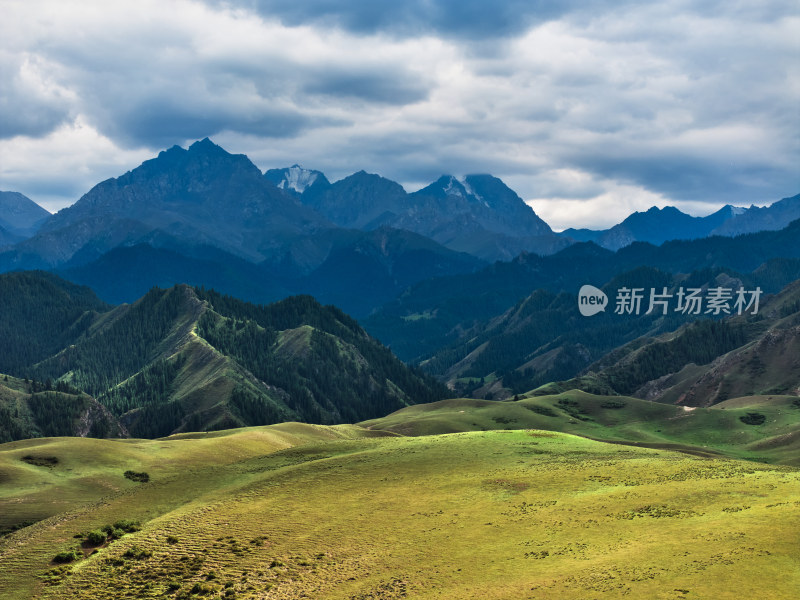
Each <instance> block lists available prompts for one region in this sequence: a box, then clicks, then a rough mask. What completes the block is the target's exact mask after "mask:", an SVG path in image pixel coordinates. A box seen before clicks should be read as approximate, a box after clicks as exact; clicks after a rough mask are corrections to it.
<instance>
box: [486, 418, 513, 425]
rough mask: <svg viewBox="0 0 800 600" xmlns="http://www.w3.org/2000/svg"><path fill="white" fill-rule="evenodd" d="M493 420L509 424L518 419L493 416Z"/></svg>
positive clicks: (500, 423) (499, 423)
mask: <svg viewBox="0 0 800 600" xmlns="http://www.w3.org/2000/svg"><path fill="white" fill-rule="evenodd" d="M492 421H494V422H495V423H497V424H498V425H509V424H510V423H516V422H517V420H516V419H510V418H509V417H492Z"/></svg>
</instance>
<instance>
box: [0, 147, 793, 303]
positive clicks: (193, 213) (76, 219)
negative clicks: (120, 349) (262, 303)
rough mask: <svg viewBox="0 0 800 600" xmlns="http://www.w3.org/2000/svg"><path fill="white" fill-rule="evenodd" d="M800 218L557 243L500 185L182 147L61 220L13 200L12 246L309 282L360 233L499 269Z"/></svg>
mask: <svg viewBox="0 0 800 600" xmlns="http://www.w3.org/2000/svg"><path fill="white" fill-rule="evenodd" d="M796 218H800V196H794V197H791V198H785V199H783V200H782V201H780V202H776V203H775V204H773V205H772V206H770V207H765V208H757V207H751V208H749V209H744V208H735V207H732V206H726V207H724V208H723V209H721V210H719V211H717V212H716V213H714V214H713V215H710V216H708V217H702V218H700V217H691V216H689V215H686V214H684V213H682V212H680V211H679V210H677V209H675V208H673V207H667V208H664V209H657V208H652V209H650V210H648V211H646V212H644V213H634V214H633V215H631V216H630V217H628V218H627V219H625V220H624V221H623V222H622V223H620V224H619V225H616V226H614V227H613V228H611V229H609V230H605V231H591V230H575V229H568V230H566V231H564V232H561V233H560V234H555V233H554V232H553V231H552V230H551V229H550V227H549V226H548V225H547V224H546V223H545V222H544V221H542V220H541V219H540V218H539V217H538V216H537V215H536V213H535V212H534V211H533V210H532V209H531V208H530V206H528V205H527V204H526V203H525V202H524V201H523V200H522V199H521V198H520V197H519V196H518V195H517V194H516V193H514V192H513V190H511V189H510V188H508V187H507V186H506V185H505V184H504V183H503V182H502V181H501V180H499V179H497V178H495V177H492V176H491V175H467V176H466V177H464V178H463V179H461V180H458V179H456V178H455V177H453V176H451V175H443V176H442V177H440V178H439V179H438V180H437V181H435V182H433V183H431V184H430V185H428V186H426V187H424V188H422V189H420V190H418V191H416V192H413V193H410V194H409V193H406V191H405V190H404V189H403V188H402V187H401V186H400V185H399V184H397V183H395V182H393V181H390V180H388V179H385V178H383V177H381V176H379V175H374V174H369V173H366V172H364V171H359V172H358V173H355V174H353V175H350V176H348V177H345V178H344V179H341V180H339V181H336V182H334V183H331V182H330V181H329V180H328V179H327V178H326V177H325V175H324V174H323V173H321V172H319V171H314V170H307V169H304V168H302V167H300V166H298V165H294V166H292V167H288V168H283V169H270V170H268V171H267V172H266V173H263V174H262V173H261V172H260V171H259V170H258V168H257V167H256V166H255V165H254V164H253V163H252V162H251V161H250V160H249V159H248V158H247V157H246V156H244V155H234V154H229V153H228V152H226V151H225V150H223V149H222V148H220V147H219V146H217V145H216V144H214V143H213V142H211V141H210V140H208V139H204V140H202V141H199V142H196V143H194V144H192V145H191V146H190V147H189V148H188V149H183V148H180V147H178V146H174V147H172V148H170V149H169V150H166V151H163V152H161V153H160V154H159V155H158V156H157V157H156V158H154V159H151V160H148V161H145V162H144V163H143V164H142V165H140V166H139V167H137V168H136V169H133V170H132V171H130V172H128V173H126V174H124V175H122V176H120V177H117V178H112V179H109V180H107V181H104V182H102V183H100V184H98V185H96V186H95V187H94V188H92V189H91V190H90V191H89V192H88V193H86V194H85V195H84V196H83V197H82V198H80V199H79V200H78V201H77V202H76V203H75V204H73V205H72V206H70V207H67V208H65V209H63V210H61V211H59V212H58V213H57V214H55V215H49V213H47V211H44V209H41V208H40V207H38V206H37V205H36V204H35V203H33V202H32V201H29V200H28V199H27V198H25V197H24V196H22V195H21V194H17V193H14V192H3V193H2V194H0V236H2V238H0V245H2V246H6V250H5V252H3V253H1V254H0V271H8V270H13V269H26V268H28V269H29V268H45V269H57V268H73V267H78V266H82V265H85V264H88V263H91V262H92V261H94V260H97V259H99V258H101V257H102V256H103V255H104V254H106V253H107V252H109V251H110V250H113V249H115V248H118V247H127V246H134V245H137V244H142V243H144V244H148V245H150V246H152V247H154V248H159V247H167V248H168V249H170V250H172V251H177V252H179V253H180V254H181V255H183V256H186V257H189V258H195V257H196V255H197V254H202V253H203V252H204V250H203V248H205V247H213V248H216V249H217V250H221V251H223V252H226V253H228V254H230V255H233V256H237V257H239V258H241V259H243V260H246V261H248V262H251V263H253V264H258V265H261V266H264V267H267V268H268V270H269V273H270V274H275V275H284V276H287V275H288V276H289V277H296V276H305V275H308V274H309V273H311V272H313V271H314V270H315V269H317V268H318V267H320V266H321V265H322V264H323V263H324V262H325V260H326V259H327V258H328V257H329V256H331V254H332V253H335V252H336V251H338V250H339V249H340V248H341V247H342V246H350V245H353V244H354V243H357V242H356V241H355V240H356V237H357V236H354V234H353V231H357V232H361V233H369V232H371V231H374V230H376V229H383V230H384V231H388V230H402V231H405V232H411V233H416V234H418V235H421V236H423V237H426V238H428V239H429V240H432V241H433V242H436V243H437V244H438V245H440V246H442V247H444V248H447V249H449V250H452V251H455V252H461V253H466V254H469V255H471V256H472V257H474V258H475V259H477V260H478V261H483V262H487V261H488V262H493V261H496V260H504V261H508V260H512V259H513V258H515V257H516V256H518V255H519V254H520V253H522V252H532V253H536V254H540V255H548V254H553V253H555V252H557V251H559V250H561V249H564V248H565V247H566V246H568V245H570V244H572V243H574V242H576V241H595V242H596V243H597V244H598V245H600V246H602V247H605V248H608V249H612V250H617V249H619V248H622V247H625V246H627V245H629V244H630V243H632V242H634V241H647V242H649V243H652V244H655V245H660V244H661V243H663V242H664V241H667V240H670V239H694V238H699V237H706V236H708V235H716V234H719V235H733V234H739V233H749V232H754V231H759V230H765V229H769V230H775V229H781V228H782V227H785V226H786V225H788V223H789V222H791V221H792V220H794V219H796ZM387 235H391V234H387ZM11 244H13V245H12V246H10V247H9V245H11ZM431 247H433V246H431ZM437 252H439V253H441V252H443V250H441V249H439V250H437ZM473 264H476V263H473ZM278 295H280V294H278ZM133 299H134V298H129V300H133Z"/></svg>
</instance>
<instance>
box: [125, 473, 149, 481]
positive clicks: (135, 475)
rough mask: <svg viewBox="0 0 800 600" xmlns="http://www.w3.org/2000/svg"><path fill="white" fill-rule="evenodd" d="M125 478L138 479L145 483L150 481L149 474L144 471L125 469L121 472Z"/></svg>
mask: <svg viewBox="0 0 800 600" xmlns="http://www.w3.org/2000/svg"><path fill="white" fill-rule="evenodd" d="M123 475H125V478H126V479H130V480H131V481H138V482H139V483H147V482H148V481H150V475H148V474H147V473H145V472H144V471H125V473H123Z"/></svg>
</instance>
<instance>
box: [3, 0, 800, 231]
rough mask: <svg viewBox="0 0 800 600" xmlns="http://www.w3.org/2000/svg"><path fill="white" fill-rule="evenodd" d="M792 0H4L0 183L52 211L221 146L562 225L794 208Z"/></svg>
mask: <svg viewBox="0 0 800 600" xmlns="http://www.w3.org/2000/svg"><path fill="white" fill-rule="evenodd" d="M799 7H800V5H799V4H798V3H797V1H796V0H785V1H784V0H774V1H773V0H745V1H739V0H721V1H715V0H707V1H698V2H691V1H684V0H662V1H660V2H657V3H654V2H638V1H627V2H626V1H625V0H561V1H558V2H555V1H551V0H522V1H521V0H495V1H494V2H487V1H476V0H459V1H445V0H409V1H406V2H397V1H396V0H395V1H392V2H388V1H387V2H384V1H383V0H372V1H371V2H364V1H363V0H358V1H356V0H311V1H308V2H302V1H298V0H249V1H248V0H241V1H236V0H232V1H230V2H225V1H222V0H219V1H217V0H206V1H202V0H177V1H174V2H170V1H165V0H158V1H155V0H135V1H129V0H114V2H108V1H106V0H102V1H92V0H82V1H74V0H53V1H50V0H20V1H17V0H0V15H2V18H1V19H0V190H13V191H20V192H22V193H24V194H26V195H28V196H29V197H31V198H32V199H34V200H36V201H37V202H39V203H40V204H42V205H43V206H45V207H46V208H48V209H49V210H57V209H58V208H61V207H63V206H67V205H69V204H71V203H73V202H74V201H75V200H77V199H78V198H79V197H80V196H81V195H82V194H83V193H85V192H86V191H88V190H89V189H90V188H91V187H92V186H93V185H94V184H95V183H97V182H99V181H101V180H103V179H106V178H108V177H113V176H117V175H120V174H122V173H124V172H125V171H127V170H129V169H132V168H134V167H136V166H137V165H138V164H139V163H140V162H141V161H143V160H145V159H147V158H150V157H152V156H153V155H155V154H156V153H157V152H158V151H159V150H161V149H164V148H167V147H170V146H172V145H174V144H179V145H182V146H184V147H185V146H186V145H187V144H188V143H191V142H192V141H194V140H197V139H201V138H203V137H206V136H208V137H211V138H212V139H213V140H214V141H215V142H217V143H218V144H220V145H222V146H223V147H224V148H225V149H227V150H228V151H230V152H235V153H244V154H247V155H248V156H249V157H250V158H251V159H252V160H253V161H254V162H255V163H256V164H257V165H258V166H259V167H260V168H261V169H262V170H264V169H267V168H272V167H282V166H289V165H291V164H294V163H300V164H301V165H303V166H306V167H309V168H315V169H320V170H322V171H324V172H325V173H326V174H327V175H328V177H329V179H331V180H332V181H333V180H336V179H340V178H342V177H344V176H346V175H348V174H350V173H352V172H354V171H357V170H360V169H364V170H366V171H369V172H373V173H379V174H381V175H384V176H385V177H389V178H390V179H394V180H395V181H398V182H400V183H401V184H403V186H404V187H405V188H406V189H407V190H408V191H414V190H416V189H419V188H420V187H422V186H424V185H426V184H427V183H429V182H430V181H432V180H434V179H435V178H437V177H438V176H439V175H441V174H442V173H452V174H455V175H464V174H467V173H492V174H494V175H496V176H498V177H500V178H502V179H503V180H504V181H505V182H506V183H507V184H509V185H510V186H511V187H512V188H513V189H514V190H515V191H517V193H519V195H520V196H521V197H522V198H524V199H525V200H526V201H528V202H529V203H530V204H531V206H533V208H534V209H535V210H536V212H537V213H538V214H539V215H540V216H542V217H543V218H544V219H545V220H547V221H548V222H549V223H550V224H551V225H552V226H553V227H554V228H556V229H561V228H564V227H566V226H569V225H575V226H595V227H599V226H607V225H611V224H613V223H615V222H618V221H619V220H621V219H622V218H624V217H625V216H626V215H627V214H629V213H630V212H632V211H633V210H644V209H647V208H648V207H650V206H653V205H657V206H665V205H668V204H672V205H674V206H678V207H679V208H681V209H683V210H685V211H687V212H690V213H692V214H698V215H699V214H707V213H709V212H711V211H712V210H714V209H716V208H718V207H719V206H722V205H723V204H725V203H733V204H739V205H750V204H753V203H755V204H768V203H771V202H773V201H775V200H778V199H780V198H782V197H785V196H790V195H794V194H796V193H798V192H800V168H799V167H798V165H800V8H799Z"/></svg>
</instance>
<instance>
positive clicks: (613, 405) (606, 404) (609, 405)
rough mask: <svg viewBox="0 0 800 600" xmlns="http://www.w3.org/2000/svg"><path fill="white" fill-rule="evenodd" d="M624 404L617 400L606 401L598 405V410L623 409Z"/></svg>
mask: <svg viewBox="0 0 800 600" xmlns="http://www.w3.org/2000/svg"><path fill="white" fill-rule="evenodd" d="M625 406H626V404H625V402H621V401H619V400H608V401H607V402H603V403H602V404H601V405H600V408H625Z"/></svg>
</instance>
